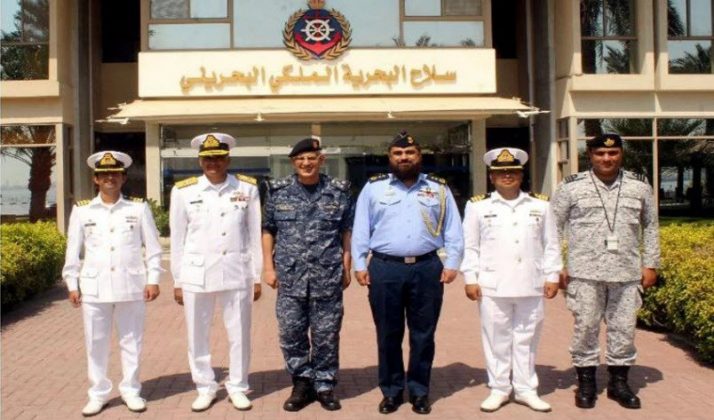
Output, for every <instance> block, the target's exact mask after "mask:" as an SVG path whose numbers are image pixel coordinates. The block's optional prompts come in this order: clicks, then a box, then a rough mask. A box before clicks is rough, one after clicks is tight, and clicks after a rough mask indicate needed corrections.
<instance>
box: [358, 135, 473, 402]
mask: <svg viewBox="0 0 714 420" xmlns="http://www.w3.org/2000/svg"><path fill="white" fill-rule="evenodd" d="M388 154H389V167H390V171H391V173H390V174H389V175H377V176H373V177H372V178H370V180H369V182H368V183H367V185H365V187H364V189H363V190H362V192H361V193H360V196H359V198H358V200H357V206H356V210H355V222H354V226H353V231H352V255H353V256H354V259H355V274H356V276H357V280H358V282H359V283H360V284H361V285H363V286H365V285H368V286H369V302H370V306H371V308H372V315H373V317H374V323H375V324H376V328H377V346H378V353H379V387H380V389H381V390H382V394H383V395H384V398H383V399H382V401H381V402H380V403H379V412H380V413H382V414H389V413H392V412H394V411H396V410H397V409H398V408H399V405H400V404H401V403H402V401H403V399H402V398H403V395H402V394H403V391H404V387H405V373H404V362H403V360H402V338H403V337H404V321H405V317H406V322H407V324H408V325H409V344H410V351H409V368H408V371H407V373H406V386H407V388H408V390H409V399H410V402H411V403H412V410H413V411H414V412H415V413H418V414H428V413H429V412H431V405H430V403H429V397H428V395H429V379H430V375H431V365H432V362H433V360H434V350H435V345H434V333H435V331H436V325H437V321H438V319H439V313H440V311H441V304H442V300H443V293H444V283H451V282H452V281H453V280H454V278H456V274H457V270H458V268H459V263H460V261H461V257H462V255H463V250H464V239H463V232H462V228H461V217H460V216H459V211H458V209H457V207H456V202H455V201H454V197H453V196H452V194H451V191H450V190H449V187H448V186H447V185H446V181H445V180H443V179H441V178H438V177H435V176H431V175H425V174H423V173H421V161H422V159H421V149H420V148H419V145H418V144H417V142H416V141H415V140H414V138H413V137H412V136H410V135H409V134H407V132H406V131H403V132H401V133H400V134H399V135H397V136H396V137H395V138H394V140H393V141H392V143H391V144H390V146H389V151H388ZM439 248H446V254H447V256H446V260H445V261H444V263H443V264H442V262H441V260H440V259H439V257H438V256H437V253H436V252H437V250H438V249H439ZM370 251H371V254H372V259H371V260H370V263H369V267H368V266H367V256H368V254H369V253H370Z"/></svg>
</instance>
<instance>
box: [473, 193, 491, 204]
mask: <svg viewBox="0 0 714 420" xmlns="http://www.w3.org/2000/svg"><path fill="white" fill-rule="evenodd" d="M489 197H491V193H488V194H478V195H475V196H473V197H471V198H470V199H469V201H470V202H472V203H476V202H478V201H481V200H485V199H487V198H489Z"/></svg>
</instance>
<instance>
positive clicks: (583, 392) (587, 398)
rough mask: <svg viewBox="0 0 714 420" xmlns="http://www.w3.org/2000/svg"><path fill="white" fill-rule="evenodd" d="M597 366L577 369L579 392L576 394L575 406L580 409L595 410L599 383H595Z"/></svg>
mask: <svg viewBox="0 0 714 420" xmlns="http://www.w3.org/2000/svg"><path fill="white" fill-rule="evenodd" d="M596 370H597V367H596V366H586V367H576V368H575V371H576V372H577V374H578V390H577V391H576V392H575V406H576V407H578V408H593V407H595V400H596V399H597V382H596V381H595V373H596Z"/></svg>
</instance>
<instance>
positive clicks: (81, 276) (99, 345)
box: [62, 151, 162, 416]
mask: <svg viewBox="0 0 714 420" xmlns="http://www.w3.org/2000/svg"><path fill="white" fill-rule="evenodd" d="M131 163H132V160H131V158H130V157H129V156H128V155H126V154H124V153H121V152H114V151H104V152H98V153H95V154H93V155H91V156H90V157H89V158H88V159H87V164H88V165H89V166H90V167H91V168H92V169H94V183H95V184H96V185H97V187H98V188H99V194H98V195H97V196H96V197H95V198H94V199H92V200H83V201H80V202H78V203H77V204H76V205H75V206H74V207H73V208H72V213H71V215H70V218H69V227H68V229H67V254H66V257H65V265H64V269H63V270H62V277H63V279H64V281H65V283H66V284H67V289H68V290H69V300H70V302H71V303H72V305H73V306H75V307H80V306H81V307H82V315H83V318H84V335H85V342H86V347H87V371H88V376H89V381H90V383H91V387H90V388H89V392H88V394H89V402H88V403H87V405H86V406H85V407H84V408H83V409H82V414H83V415H84V416H93V415H95V414H99V412H100V411H102V409H103V408H104V406H105V405H106V404H107V400H108V399H109V393H110V392H111V390H112V382H111V381H110V380H109V378H107V364H108V362H109V343H110V341H111V336H112V322H114V323H115V325H116V329H117V335H118V337H119V347H120V349H121V362H122V373H123V375H124V378H123V380H122V381H121V383H120V384H119V392H120V393H121V397H122V399H123V400H124V403H125V404H126V405H127V407H128V408H129V410H131V411H135V412H141V411H144V410H146V402H145V401H144V400H143V399H142V398H141V397H140V396H139V392H140V391H141V383H140V382H139V358H140V356H141V347H142V341H143V335H144V314H145V306H144V305H145V303H144V302H145V301H147V302H150V301H152V300H154V299H156V297H157V296H158V295H159V286H158V285H159V276H160V274H161V271H162V269H161V245H160V244H159V232H158V230H157V229H156V225H155V224H154V218H153V217H152V215H151V211H150V210H149V206H148V205H147V204H146V202H144V200H143V199H139V198H126V197H122V195H121V188H122V186H123V185H124V183H125V182H126V168H128V167H129V166H130V165H131ZM142 245H143V246H144V248H145V250H144V252H143V255H142ZM82 251H83V252H84V262H83V263H82V261H81V260H80V254H81V253H82Z"/></svg>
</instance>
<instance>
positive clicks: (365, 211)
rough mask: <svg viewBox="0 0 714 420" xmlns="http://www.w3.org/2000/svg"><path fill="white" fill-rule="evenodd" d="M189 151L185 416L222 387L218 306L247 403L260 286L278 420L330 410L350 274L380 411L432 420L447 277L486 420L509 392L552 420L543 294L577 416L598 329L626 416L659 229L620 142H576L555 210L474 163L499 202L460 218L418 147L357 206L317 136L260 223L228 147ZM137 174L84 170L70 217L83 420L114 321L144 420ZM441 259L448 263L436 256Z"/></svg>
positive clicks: (408, 146) (151, 256) (303, 146)
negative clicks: (274, 337)
mask: <svg viewBox="0 0 714 420" xmlns="http://www.w3.org/2000/svg"><path fill="white" fill-rule="evenodd" d="M191 145H192V147H194V148H196V149H198V156H199V165H200V167H201V169H202V170H203V175H201V176H200V177H192V178H188V179H186V180H183V181H180V182H178V183H176V184H175V185H174V187H173V190H172V192H171V207H170V228H171V272H172V274H173V278H174V299H175V301H176V302H177V303H178V304H180V305H183V308H184V315H185V319H186V331H187V334H188V360H189V367H190V371H191V376H192V379H193V381H194V383H195V384H196V389H197V393H198V395H197V397H196V399H195V400H194V402H193V403H192V405H191V409H192V410H193V411H197V412H198V411H204V410H207V409H208V408H209V407H210V406H211V405H212V404H213V403H214V402H215V399H216V392H217V390H218V383H217V382H216V379H215V376H214V373H213V369H212V368H211V353H210V346H209V337H210V328H211V323H212V320H213V313H214V308H215V306H216V302H218V304H219V306H220V308H221V309H222V318H223V322H224V325H225V328H226V332H227V336H228V342H229V356H230V362H229V375H228V379H227V380H226V383H225V386H226V390H227V392H228V395H229V399H230V401H231V403H232V404H233V406H234V407H235V408H236V409H238V410H249V409H250V408H251V406H252V403H251V401H250V400H249V399H248V397H247V395H246V392H247V391H248V390H249V384H248V372H249V364H250V325H251V309H252V302H253V301H254V300H257V299H259V298H260V295H261V278H262V280H263V281H264V282H265V283H266V284H267V285H268V286H270V287H272V288H274V289H277V301H276V316H277V319H278V327H279V342H280V348H281V351H282V353H283V356H284V359H285V365H286V369H287V371H288V373H289V374H290V375H291V377H292V381H293V389H292V392H291V394H290V397H289V398H288V399H287V400H286V401H285V403H284V405H283V408H284V409H285V410H286V411H299V410H301V409H302V408H304V407H305V406H307V405H308V404H310V403H312V402H313V401H319V403H320V404H321V405H322V407H323V408H325V409H326V410H330V411H332V410H339V409H340V408H341V405H340V401H339V398H338V397H337V396H336V394H335V392H334V388H335V385H336V384H337V379H338V370H339V360H338V354H339V333H340V329H341V324H342V317H343V312H344V310H343V300H342V294H343V289H345V288H346V287H348V286H349V284H350V278H351V277H350V276H351V274H350V273H351V271H352V270H353V267H352V263H353V262H354V272H355V277H356V279H357V281H358V283H359V284H360V285H362V286H367V287H368V289H369V293H368V295H369V296H368V297H369V303H370V308H371V311H372V316H373V320H374V324H375V327H376V333H377V351H378V383H379V388H380V390H381V391H382V394H383V398H382V400H381V401H380V403H379V406H378V410H379V412H380V413H382V414H389V413H392V412H395V411H397V410H398V408H399V406H400V405H401V404H403V402H404V391H405V389H406V390H407V391H408V396H409V402H410V403H411V405H412V410H413V411H414V412H415V413H418V414H428V413H430V412H431V403H430V401H429V387H430V375H431V367H432V363H433V359H434V353H435V343H434V336H435V332H436V327H437V323H438V319H439V314H440V312H441V307H442V303H443V291H444V284H448V283H451V282H452V281H453V280H454V279H455V278H456V277H457V274H458V273H459V272H462V273H463V276H464V280H465V283H466V286H465V293H466V296H467V297H468V298H469V299H472V300H476V301H479V309H480V314H481V336H482V342H483V346H484V354H485V357H486V367H487V373H488V385H489V387H490V388H491V393H490V395H489V396H488V398H487V399H486V400H485V401H483V403H482V404H481V410H482V411H486V412H492V411H496V410H498V409H499V408H500V407H501V406H503V405H504V404H506V403H508V402H509V401H510V398H511V394H512V393H513V394H514V401H515V402H517V403H520V404H524V405H526V406H528V407H530V408H531V409H533V410H536V411H550V409H551V407H550V405H549V404H548V403H546V402H545V401H543V400H542V399H540V398H539V397H538V394H537V386H538V378H537V375H536V373H535V351H536V348H537V345H538V340H539V336H540V331H541V327H542V322H543V298H544V297H545V298H553V297H554V296H555V295H556V294H557V292H558V288H559V287H560V288H565V289H566V291H565V294H566V300H567V306H568V308H569V309H570V310H571V311H572V312H573V315H574V317H575V332H574V334H573V340H572V345H571V348H570V352H571V355H572V360H573V364H574V366H575V368H576V372H577V376H578V381H579V386H578V390H577V393H576V397H575V403H576V405H577V406H578V407H582V408H591V407H593V406H594V405H595V399H596V397H597V387H596V384H595V370H596V366H597V365H598V364H599V347H598V333H599V327H600V323H601V322H602V321H603V319H604V320H606V325H607V332H608V341H607V342H608V346H607V359H606V360H607V364H608V371H609V373H610V382H609V384H608V389H607V395H608V397H610V398H612V399H614V400H616V401H617V402H619V403H620V404H621V405H622V406H624V407H627V408H639V407H640V401H639V399H638V398H637V396H636V395H635V394H634V393H633V392H632V390H631V389H630V388H629V386H628V382H627V375H628V369H629V367H630V366H631V365H632V364H634V361H635V357H636V352H635V347H634V333H635V321H636V312H637V309H638V308H639V306H640V305H641V302H642V301H641V298H640V292H641V291H642V288H643V287H645V288H646V287H649V286H652V285H653V284H654V282H655V281H656V272H655V269H656V268H657V266H658V263H659V262H658V257H659V241H658V225H657V214H656V209H655V206H654V203H653V199H652V190H651V188H650V186H649V184H648V183H647V181H646V180H645V179H644V178H643V177H641V176H638V175H635V174H633V173H630V172H628V171H624V170H622V168H621V167H622V158H623V144H622V140H621V139H620V138H619V137H618V136H617V135H603V136H598V137H596V138H594V139H591V140H589V141H588V143H587V153H588V156H589V159H590V163H591V169H590V170H588V171H585V172H581V173H579V174H575V175H572V176H570V177H567V178H566V179H565V180H564V181H563V183H561V185H559V186H558V189H557V191H556V194H555V197H554V199H553V200H552V201H551V202H548V201H547V197H545V196H541V195H539V194H534V193H526V192H523V191H521V189H520V187H521V183H522V180H523V168H524V166H523V165H524V164H525V163H526V162H527V160H528V155H527V153H526V152H524V151H523V150H520V149H516V148H511V147H505V148H498V149H494V150H491V151H489V152H487V153H486V154H485V155H484V163H485V164H486V165H487V166H488V168H489V178H490V180H491V182H492V184H493V185H494V187H495V191H494V192H492V193H489V194H486V195H481V196H475V197H473V198H472V199H471V200H470V201H469V203H468V204H467V206H466V209H465V215H464V220H463V223H462V220H461V217H460V215H459V212H458V209H457V206H456V203H455V200H454V197H453V195H452V193H451V191H450V189H449V187H448V185H447V183H446V181H445V180H443V179H441V178H439V177H436V176H433V175H427V174H425V173H423V172H422V167H421V164H422V155H421V148H420V146H419V144H418V143H417V141H416V139H414V137H412V136H411V135H409V134H408V133H407V132H406V131H403V132H401V133H399V134H398V135H397V136H396V137H395V138H394V139H393V141H392V142H391V143H390V145H389V148H388V158H389V174H385V175H377V176H373V177H371V178H370V179H369V180H368V182H367V184H366V185H365V187H364V188H363V190H362V191H361V193H360V194H359V197H358V199H357V200H356V202H354V201H353V199H352V196H351V193H350V191H351V185H350V183H349V182H347V181H343V180H338V179H335V178H332V177H330V176H328V175H325V174H322V173H320V169H321V167H322V165H323V164H324V162H325V155H324V154H322V152H321V149H322V145H321V143H320V140H319V138H317V137H310V138H306V139H304V140H301V141H299V142H297V143H296V144H295V145H294V146H293V148H292V151H291V152H290V154H289V157H290V159H291V161H292V165H293V170H294V174H293V175H291V176H288V177H285V178H281V179H276V180H272V181H270V182H269V183H268V188H267V190H268V191H267V194H266V198H265V201H264V205H263V206H262V216H261V203H260V199H259V194H258V187H257V181H256V180H255V179H254V178H251V177H248V176H244V175H236V176H230V175H229V174H228V166H229V153H230V149H231V148H232V147H233V146H234V145H235V139H234V138H233V137H231V136H230V135H227V134H223V133H207V134H202V135H199V136H196V137H195V138H194V139H193V140H192V142H191ZM131 163H132V161H131V158H130V157H129V156H128V155H126V154H124V153H121V152H115V151H103V152H98V153H95V154H94V155H92V156H90V157H89V159H88V160H87V164H88V165H89V166H90V167H91V168H93V169H94V177H93V180H94V183H95V184H96V186H97V189H98V194H97V196H96V197H95V198H94V199H92V200H85V201H80V202H78V203H77V204H76V206H75V207H74V208H73V209H72V213H71V216H70V223H69V228H68V247H67V256H66V264H65V267H64V270H63V278H64V279H65V282H66V284H67V287H68V290H69V299H70V301H71V303H72V304H73V305H74V306H77V307H79V306H81V307H82V311H83V319H84V327H85V342H86V349H87V360H88V365H87V366H88V376H89V380H90V385H91V387H90V389H89V392H88V394H89V401H88V403H87V405H86V406H85V407H84V409H83V410H82V414H83V415H85V416H92V415H95V414H98V413H100V412H101V410H102V409H103V408H104V406H105V405H106V403H107V400H108V396H109V394H110V392H111V389H112V383H111V381H110V380H109V379H108V378H107V375H106V372H107V363H108V355H109V341H110V337H111V330H112V322H114V323H115V324H116V329H117V332H118V335H119V346H120V348H121V358H122V371H123V376H124V379H123V381H122V382H121V383H120V385H119V391H120V393H121V397H122V400H123V401H124V402H125V404H126V405H127V407H128V409H129V410H131V411H134V412H141V411H144V410H146V402H145V400H144V399H142V398H141V397H140V395H139V393H140V389H141V385H140V382H139V378H138V376H139V374H138V372H139V358H140V354H141V345H142V337H143V329H144V313H145V312H144V302H149V301H152V300H154V299H156V297H157V296H158V295H159V288H158V282H159V275H160V273H161V272H162V268H161V266H160V259H161V247H160V245H159V242H158V232H157V229H156V226H155V224H154V221H153V218H152V215H151V212H150V210H149V207H148V205H147V203H146V202H145V201H144V200H142V199H137V198H127V197H124V196H122V194H121V187H122V185H123V184H124V183H125V182H126V169H127V168H128V167H129V166H130V165H131ZM563 240H567V243H568V255H567V263H568V264H567V267H568V268H567V270H565V269H563V266H562V262H561V254H560V245H561V241H563ZM142 247H143V255H142ZM440 249H444V250H445V252H446V255H445V258H443V261H442V258H440V257H439V255H437V250H440ZM82 254H83V255H84V261H83V262H81V260H80V257H81V255H82ZM405 324H406V326H408V328H409V347H410V348H409V360H408V367H407V369H406V370H405V366H404V361H403V357H402V340H403V337H404V333H405Z"/></svg>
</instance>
